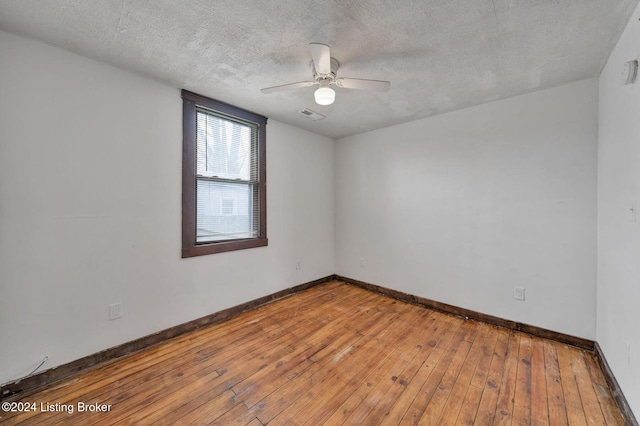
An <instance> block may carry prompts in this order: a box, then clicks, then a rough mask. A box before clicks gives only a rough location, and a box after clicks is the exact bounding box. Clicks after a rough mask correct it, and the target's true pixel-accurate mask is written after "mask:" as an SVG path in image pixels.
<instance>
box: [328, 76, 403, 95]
mask: <svg viewBox="0 0 640 426" xmlns="http://www.w3.org/2000/svg"><path fill="white" fill-rule="evenodd" d="M335 85H336V86H338V87H342V88H344V89H358V90H375V91H377V92H386V91H387V90H389V87H391V83H389V82H388V81H382V80H364V79H360V78H337V79H336V80H335Z"/></svg>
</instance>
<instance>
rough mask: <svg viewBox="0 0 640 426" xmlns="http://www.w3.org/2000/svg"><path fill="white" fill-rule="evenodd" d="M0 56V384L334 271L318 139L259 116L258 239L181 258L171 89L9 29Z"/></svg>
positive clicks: (327, 176) (328, 143) (326, 159)
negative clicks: (264, 227)
mask: <svg viewBox="0 0 640 426" xmlns="http://www.w3.org/2000/svg"><path fill="white" fill-rule="evenodd" d="M0 58H2V60H1V61H0V383H5V382H7V381H9V380H13V379H16V378H18V377H20V376H23V375H25V374H27V373H29V371H30V370H31V369H32V368H34V367H35V366H36V365H37V364H38V363H39V361H40V360H42V359H43V357H44V356H45V355H48V356H49V362H48V363H47V364H46V365H45V367H44V368H50V367H53V366H56V365H59V364H63V363H65V362H69V361H72V360H74V359H77V358H80V357H83V356H86V355H88V354H91V353H94V352H96V351H99V350H102V349H105V348H109V347H112V346H115V345H117V344H120V343H123V342H127V341H130V340H132V339H135V338H138V337H141V336H145V335H148V334H150V333H153V332H155V331H158V330H162V329H165V328H167V327H171V326H174V325H177V324H181V323H184V322H186V321H189V320H192V319H195V318H198V317H201V316H204V315H207V314H210V313H212V312H216V311H219V310H221V309H224V308H227V307H230V306H234V305H237V304H239V303H242V302H246V301H248V300H252V299H255V298H257V297H260V296H263V295H266V294H270V293H273V292H276V291H278V290H281V289H284V288H287V287H291V286H293V285H296V284H300V283H304V282H307V281H311V280H315V279H318V278H321V277H324V276H327V275H330V274H332V273H334V271H335V266H334V252H333V250H334V241H333V229H334V223H333V221H334V216H333V203H334V193H333V187H334V185H333V147H334V142H333V141H332V140H331V139H328V138H325V137H321V136H317V135H314V134H311V133H308V132H306V131H303V130H299V129H296V128H293V127H290V126H287V125H284V124H281V123H278V122H275V121H269V123H268V125H267V144H268V145H267V164H268V236H269V246H268V247H265V248H256V249H250V250H243V251H239V252H230V253H224V254H216V255H210V256H203V257H199V258H192V259H185V260H182V259H181V258H180V248H181V237H180V229H181V205H180V203H181V161H182V158H181V149H182V131H181V128H182V101H181V98H180V92H179V90H178V89H176V88H171V87H167V86H165V85H163V84H160V83H158V82H155V81H151V80H148V79H145V78H142V77H139V76H136V75H133V74H130V73H128V72H124V71H121V70H118V69H115V68H112V67H109V66H106V65H104V64H101V63H98V62H95V61H92V60H88V59H85V58H82V57H79V56H76V55H73V54H70V53H67V52H64V51H60V50H58V49H55V48H52V47H49V46H46V45H43V44H40V43H37V42H33V41H30V40H27V39H24V38H20V37H17V36H14V35H11V34H9V33H6V32H0ZM240 106H241V105H240ZM296 259H300V260H301V261H302V269H301V270H299V271H296V269H295V260H296ZM113 302H122V303H123V308H124V317H123V318H121V319H119V320H115V321H109V320H108V309H107V306H108V305H109V304H110V303H113Z"/></svg>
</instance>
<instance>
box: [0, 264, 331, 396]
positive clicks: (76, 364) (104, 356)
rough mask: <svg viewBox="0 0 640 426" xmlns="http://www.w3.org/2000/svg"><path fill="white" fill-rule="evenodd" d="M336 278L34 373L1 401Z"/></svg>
mask: <svg viewBox="0 0 640 426" xmlns="http://www.w3.org/2000/svg"><path fill="white" fill-rule="evenodd" d="M334 279H335V275H329V276H326V277H324V278H320V279H317V280H315V281H309V282H306V283H304V284H300V285H297V286H294V287H290V288H287V289H284V290H281V291H278V292H275V293H273V294H269V295H267V296H263V297H259V298H258V299H254V300H251V301H249V302H246V303H242V304H240V305H238V306H234V307H231V308H228V309H224V310H222V311H219V312H216V313H213V314H211V315H207V316H205V317H202V318H198V319H195V320H193V321H189V322H186V323H184V324H180V325H177V326H175V327H171V328H167V329H166V330H162V331H159V332H157V333H154V334H150V335H148V336H145V337H141V338H139V339H136V340H133V341H131V342H127V343H123V344H121V345H118V346H114V347H112V348H109V349H105V350H103V351H100V352H97V353H95V354H92V355H88V356H86V357H83V358H80V359H77V360H75V361H71V362H69V363H67V364H63V365H60V366H57V367H54V368H51V369H49V370H46V371H43V372H42V373H39V374H34V375H33V376H29V377H26V378H23V379H19V380H16V381H13V382H9V383H6V384H3V385H2V386H0V398H2V399H4V398H8V397H10V396H14V395H18V394H25V393H27V392H31V391H34V390H36V389H38V388H41V387H43V386H46V385H49V384H51V383H53V382H57V381H59V380H62V379H65V378H67V377H70V376H72V375H74V374H76V373H78V372H80V371H82V370H86V369H88V368H91V367H94V366H96V365H98V364H102V363H104V362H107V361H111V360H113V359H116V358H119V357H121V356H124V355H128V354H130V353H133V352H136V351H139V350H141V349H145V348H148V347H149V346H153V345H156V344H158V343H161V342H163V341H165V340H168V339H171V338H173V337H176V336H179V335H181V334H184V333H188V332H189V331H193V330H196V329H198V328H201V327H205V326H207V325H211V324H215V323H218V322H221V321H225V320H228V319H230V318H233V317H235V316H237V315H240V314H241V313H243V312H246V311H249V310H251V309H255V308H257V307H259V306H262V305H265V304H267V303H270V302H273V301H275V300H277V299H281V298H283V297H285V296H289V295H292V294H295V293H298V292H301V291H303V290H306V289H308V288H311V287H315V286H317V285H320V284H323V283H326V282H329V281H332V280H334Z"/></svg>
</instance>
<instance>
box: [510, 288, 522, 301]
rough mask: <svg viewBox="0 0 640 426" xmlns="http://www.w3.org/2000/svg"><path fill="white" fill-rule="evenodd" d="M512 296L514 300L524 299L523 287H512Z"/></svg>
mask: <svg viewBox="0 0 640 426" xmlns="http://www.w3.org/2000/svg"><path fill="white" fill-rule="evenodd" d="M513 298H514V299H516V300H524V287H514V288H513Z"/></svg>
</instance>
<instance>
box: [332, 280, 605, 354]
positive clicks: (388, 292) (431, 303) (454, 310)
mask: <svg viewBox="0 0 640 426" xmlns="http://www.w3.org/2000/svg"><path fill="white" fill-rule="evenodd" d="M335 279H337V280H339V281H344V282H346V283H349V284H352V285H355V286H358V287H361V288H364V289H367V290H370V291H374V292H376V293H380V294H384V295H385V296H389V297H393V298H394V299H398V300H402V301H403V302H408V303H412V304H414V305H420V306H424V307H427V308H430V309H435V310H437V311H441V312H446V313H448V314H453V315H458V316H461V317H465V318H470V319H473V320H476V321H482V322H485V323H488V324H492V325H495V326H498V327H503V328H508V329H510V330H517V331H522V332H523V333H527V334H531V335H532V336H537V337H543V338H545V339H550V340H555V341H556V342H560V343H564V344H567V345H571V346H576V347H578V348H581V349H585V350H588V351H590V352H593V351H594V349H595V342H593V341H592V340H588V339H583V338H581V337H575V336H571V335H569V334H564V333H558V332H557V331H551V330H547V329H545V328H541V327H536V326H534V325H528V324H523V323H519V322H516V321H511V320H507V319H504V318H499V317H494V316H493V315H487V314H483V313H481V312H476V311H472V310H470V309H464V308H459V307H457V306H453V305H448V304H446V303H442V302H436V301H435V300H431V299H427V298H424V297H420V296H414V295H413V294H409V293H403V292H401V291H397V290H392V289H390V288H386V287H382V286H379V285H375V284H370V283H367V282H364V281H358V280H354V279H352V278H348V277H343V276H340V275H336V276H335Z"/></svg>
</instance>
